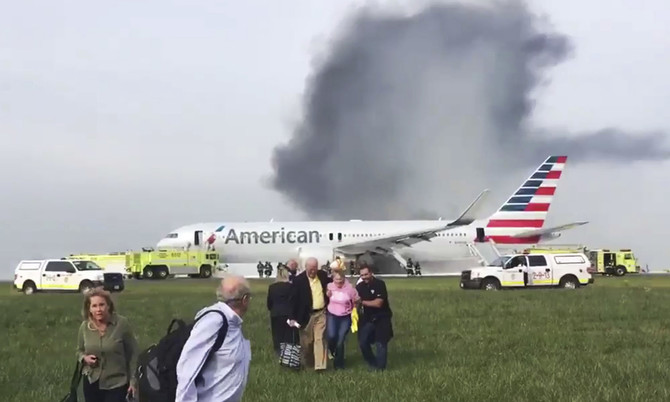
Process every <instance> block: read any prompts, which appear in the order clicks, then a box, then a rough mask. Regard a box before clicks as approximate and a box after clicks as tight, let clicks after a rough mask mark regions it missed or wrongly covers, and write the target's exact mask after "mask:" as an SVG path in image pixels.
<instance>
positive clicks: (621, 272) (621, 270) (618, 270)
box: [614, 265, 627, 276]
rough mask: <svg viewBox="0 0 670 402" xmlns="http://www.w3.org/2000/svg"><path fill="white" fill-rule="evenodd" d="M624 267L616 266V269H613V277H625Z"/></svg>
mask: <svg viewBox="0 0 670 402" xmlns="http://www.w3.org/2000/svg"><path fill="white" fill-rule="evenodd" d="M626 272H627V271H626V267H624V266H623V265H617V266H616V268H615V269H614V275H616V276H624V275H626Z"/></svg>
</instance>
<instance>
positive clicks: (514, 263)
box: [501, 255, 527, 287]
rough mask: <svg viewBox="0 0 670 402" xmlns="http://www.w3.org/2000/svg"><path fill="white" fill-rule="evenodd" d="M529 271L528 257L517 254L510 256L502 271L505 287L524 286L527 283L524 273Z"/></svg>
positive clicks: (502, 283) (502, 282)
mask: <svg viewBox="0 0 670 402" xmlns="http://www.w3.org/2000/svg"><path fill="white" fill-rule="evenodd" d="M526 271H527V262H526V257H525V256H523V255H517V256H515V257H512V258H510V259H509V260H508V261H507V264H505V268H504V269H503V272H502V281H501V285H502V286H503V287H519V286H521V287H523V286H525V284H526V281H525V276H524V274H525V273H526Z"/></svg>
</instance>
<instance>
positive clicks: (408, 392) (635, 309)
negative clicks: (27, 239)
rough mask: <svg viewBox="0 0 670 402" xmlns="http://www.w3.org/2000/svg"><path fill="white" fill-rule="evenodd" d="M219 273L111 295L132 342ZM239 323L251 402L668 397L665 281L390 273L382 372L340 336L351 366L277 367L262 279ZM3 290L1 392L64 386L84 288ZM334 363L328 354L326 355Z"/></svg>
mask: <svg viewBox="0 0 670 402" xmlns="http://www.w3.org/2000/svg"><path fill="white" fill-rule="evenodd" d="M216 284H217V283H216V282H215V281H210V280H188V279H185V280H172V281H160V282H150V281H128V282H127V289H126V291H124V292H123V293H121V294H117V295H115V300H116V302H117V305H118V308H119V312H120V313H121V314H123V315H125V316H127V317H129V318H130V320H131V321H132V323H133V324H134V327H135V330H136V333H137V336H138V339H139V342H140V345H141V346H142V347H146V346H148V345H149V344H150V343H152V342H154V341H156V340H158V339H159V338H160V337H161V336H162V335H163V334H164V332H165V331H166V329H167V325H168V323H169V322H170V320H171V319H172V318H173V317H184V318H187V319H190V318H191V317H192V316H193V314H194V313H195V311H197V310H198V309H200V308H202V307H203V306H205V305H207V304H209V303H211V302H213V300H214V289H215V286H216ZM252 284H253V292H254V298H253V300H252V308H251V311H250V312H249V313H248V315H247V316H246V318H245V323H244V331H245V335H246V336H247V337H248V338H249V339H250V340H251V345H252V362H251V369H250V374H249V375H250V377H249V383H248V385H247V389H246V393H245V398H244V400H247V401H294V400H300V401H308V400H309V401H311V400H333V401H352V400H356V401H438V400H440V401H441V400H451V401H455V400H458V401H468V400H473V401H475V400H488V401H501V400H513V401H541V400H542V401H546V400H551V401H643V400H644V401H650V400H657V401H660V400H668V399H670V387H668V385H670V380H668V369H669V368H670V364H668V362H669V357H670V351H669V350H668V345H669V343H670V321H669V318H668V317H669V316H670V277H666V276H651V275H650V276H638V277H633V276H630V277H626V278H601V277H597V278H596V284H595V285H593V286H590V287H587V288H582V289H578V290H563V289H542V290H515V291H502V292H482V291H463V290H460V289H459V288H458V281H457V279H456V278H439V279H438V278H421V279H388V280H387V284H388V289H389V295H390V300H391V306H392V308H393V310H394V313H395V316H394V320H393V324H394V329H395V335H396V336H395V338H394V339H393V341H392V342H391V344H390V347H389V369H388V370H387V371H386V372H383V373H369V372H368V371H367V370H366V367H365V365H364V363H363V361H362V358H361V356H360V352H359V350H358V349H357V347H356V337H355V336H352V335H349V340H348V344H347V352H346V354H347V357H346V359H347V364H348V370H345V371H340V372H334V371H332V370H331V371H330V372H328V373H323V374H318V375H317V374H315V373H313V372H299V373H293V372H287V371H285V370H282V369H281V368H280V367H279V366H278V364H277V363H276V362H275V360H274V357H273V354H272V348H271V338H270V330H269V319H268V315H267V311H266V309H265V292H266V288H267V286H268V284H269V282H268V281H263V280H252ZM3 285H5V287H4V289H7V290H6V291H3V292H0V308H1V309H2V310H1V311H2V315H1V316H0V317H1V318H0V320H1V321H0V322H1V324H0V328H1V329H0V362H1V363H0V401H5V402H10V401H22V402H24V401H26V402H27V401H31V402H33V401H34V402H40V401H44V402H47V401H58V400H59V399H60V398H61V397H62V396H64V395H65V394H66V393H67V387H68V384H69V380H70V376H71V371H72V369H73V368H74V366H73V364H74V362H73V360H74V354H75V344H76V335H77V328H78V325H79V323H80V315H79V314H80V309H81V300H82V299H81V296H80V295H77V294H35V295H32V296H25V295H22V294H19V293H16V292H14V291H12V290H10V289H9V287H10V286H11V285H9V284H3ZM329 364H332V360H331V361H329Z"/></svg>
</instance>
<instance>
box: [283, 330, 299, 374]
mask: <svg viewBox="0 0 670 402" xmlns="http://www.w3.org/2000/svg"><path fill="white" fill-rule="evenodd" d="M296 332H297V331H291V333H292V334H293V335H292V338H293V341H292V342H291V343H288V342H281V343H280V344H279V365H280V366H283V367H287V368H290V369H294V370H298V369H300V344H299V343H296V342H295V333H296Z"/></svg>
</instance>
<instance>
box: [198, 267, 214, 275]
mask: <svg viewBox="0 0 670 402" xmlns="http://www.w3.org/2000/svg"><path fill="white" fill-rule="evenodd" d="M210 276H212V267H211V266H209V265H203V266H202V267H200V277H201V278H209V277H210Z"/></svg>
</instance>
